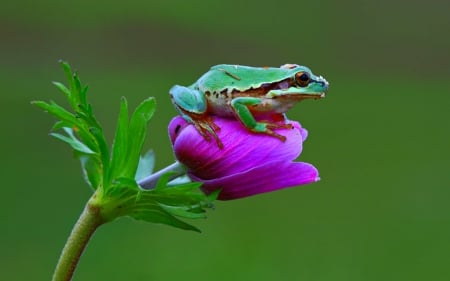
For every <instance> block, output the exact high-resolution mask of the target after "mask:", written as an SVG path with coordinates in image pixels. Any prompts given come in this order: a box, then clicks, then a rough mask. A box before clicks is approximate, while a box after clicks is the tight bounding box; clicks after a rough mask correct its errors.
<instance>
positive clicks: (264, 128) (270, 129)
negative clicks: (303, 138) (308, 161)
mask: <svg viewBox="0 0 450 281" xmlns="http://www.w3.org/2000/svg"><path fill="white" fill-rule="evenodd" d="M292 128H294V126H292V124H289V123H287V124H277V123H263V122H258V123H256V126H255V127H254V128H252V129H251V130H252V131H253V132H257V133H263V134H267V135H270V136H273V137H276V138H277V139H279V140H281V141H282V142H285V141H286V137H285V136H283V135H280V134H278V133H276V132H275V131H274V130H275V129H292Z"/></svg>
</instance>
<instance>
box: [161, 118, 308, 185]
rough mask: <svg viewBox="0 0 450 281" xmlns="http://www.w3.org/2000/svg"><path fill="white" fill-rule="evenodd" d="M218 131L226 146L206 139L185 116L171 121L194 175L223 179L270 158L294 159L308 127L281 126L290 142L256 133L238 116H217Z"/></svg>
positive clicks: (183, 160)
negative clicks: (287, 127)
mask: <svg viewBox="0 0 450 281" xmlns="http://www.w3.org/2000/svg"><path fill="white" fill-rule="evenodd" d="M214 121H215V123H216V124H217V125H218V126H219V127H220V128H221V130H220V131H219V132H217V135H218V137H219V138H220V140H221V141H222V142H223V145H224V147H223V148H222V149H220V148H219V147H218V146H217V144H216V142H214V140H211V141H209V142H208V141H206V140H205V139H204V138H203V137H202V136H200V134H199V133H198V132H197V131H196V129H195V128H194V126H188V125H187V124H188V123H187V122H185V121H184V120H183V119H182V118H181V117H177V118H174V119H173V120H172V122H171V123H170V124H169V134H170V137H171V140H172V143H173V144H174V151H175V154H176V157H177V159H178V160H179V161H180V162H181V163H183V164H184V165H186V166H187V167H189V170H190V172H191V174H194V175H196V176H197V177H200V178H203V179H214V178H220V177H224V176H227V175H231V174H235V173H240V172H244V171H246V170H249V169H251V168H253V167H255V166H259V165H261V164H263V163H267V162H268V161H278V160H279V161H284V162H291V161H292V160H294V159H295V158H297V157H298V156H299V155H300V153H301V151H302V142H303V138H305V137H306V135H307V133H306V130H305V129H303V128H302V127H301V126H300V124H299V123H298V122H295V121H290V122H291V123H292V124H293V126H294V128H293V129H277V130H276V131H277V133H279V134H281V135H284V136H286V141H285V142H282V141H280V140H279V139H277V138H275V137H273V136H269V135H266V134H261V133H252V132H250V131H249V130H248V129H247V128H245V127H244V126H243V125H242V124H241V123H240V122H238V121H237V120H235V119H225V118H215V119H214Z"/></svg>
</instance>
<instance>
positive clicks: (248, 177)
mask: <svg viewBox="0 0 450 281" xmlns="http://www.w3.org/2000/svg"><path fill="white" fill-rule="evenodd" d="M190 176H191V178H192V179H193V180H195V181H200V182H203V185H202V189H203V191H204V192H205V193H211V192H213V191H215V190H217V189H221V192H220V194H219V197H218V199H220V200H231V199H238V198H243V197H247V196H251V195H255V194H259V193H266V192H271V191H275V190H279V189H283V188H288V187H294V186H297V185H303V184H308V183H312V182H316V181H318V180H319V172H318V171H317V169H316V168H315V167H314V166H313V165H311V164H309V163H304V162H286V161H273V162H270V163H267V164H265V165H261V166H258V167H255V168H253V169H250V170H247V171H245V172H242V173H238V174H233V175H229V176H226V177H222V178H216V179H212V180H204V179H201V178H198V177H196V176H195V175H192V174H191V175H190Z"/></svg>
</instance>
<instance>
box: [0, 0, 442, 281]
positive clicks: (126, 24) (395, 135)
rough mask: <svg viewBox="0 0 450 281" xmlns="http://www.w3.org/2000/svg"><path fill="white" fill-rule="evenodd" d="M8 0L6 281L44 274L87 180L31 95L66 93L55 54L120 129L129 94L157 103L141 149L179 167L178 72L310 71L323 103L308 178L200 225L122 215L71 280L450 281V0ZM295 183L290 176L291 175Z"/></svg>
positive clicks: (1, 79)
mask: <svg viewBox="0 0 450 281" xmlns="http://www.w3.org/2000/svg"><path fill="white" fill-rule="evenodd" d="M158 2H159V3H157V2H156V1H133V0H132V1H126V2H121V1H86V0H79V1H56V0H47V1H41V2H34V1H7V2H6V3H2V5H1V6H2V7H1V9H0V85H1V95H0V104H1V110H0V117H1V118H0V122H1V123H0V125H1V131H2V133H1V155H2V156H3V161H2V162H1V169H0V170H1V173H2V175H3V176H2V178H3V184H2V189H1V198H2V204H1V207H0V208H1V213H0V214H1V215H0V220H1V221H2V228H1V231H0V243H1V244H0V250H1V251H0V259H1V262H0V279H1V280H49V279H50V277H51V274H52V272H53V269H54V266H55V264H56V261H57V258H58V255H59V253H60V251H61V249H62V246H63V245H64V243H65V240H66V238H67V236H68V234H69V232H70V230H71V228H72V225H73V224H74V222H75V221H76V219H77V217H78V215H79V214H80V212H81V210H82V208H83V205H84V203H85V202H86V200H87V199H88V198H89V196H90V194H91V191H90V190H89V188H88V187H87V186H86V184H85V183H84V182H83V180H82V178H81V176H80V175H81V174H80V171H79V163H78V162H77V161H75V160H74V159H73V158H72V157H71V152H70V150H69V148H68V147H66V146H65V145H64V144H62V143H61V142H58V141H57V140H55V139H52V138H50V137H49V136H48V132H49V129H50V127H51V126H52V125H53V123H54V119H53V118H51V117H50V116H48V115H46V114H44V113H42V112H41V111H40V110H38V109H37V108H33V107H32V106H31V105H30V101H31V100H36V99H41V100H49V99H55V100H56V101H58V102H63V96H62V95H61V94H60V93H59V92H58V91H57V90H56V89H55V88H54V87H53V86H52V85H51V83H50V81H53V80H56V81H61V82H65V77H64V75H63V72H62V70H61V68H60V67H59V65H58V64H57V60H58V59H65V60H67V61H69V62H70V63H71V64H72V66H73V67H74V68H75V69H77V70H78V71H79V73H80V76H81V79H82V81H83V82H85V83H88V84H89V86H90V90H89V93H88V94H89V98H90V100H91V103H92V104H93V106H94V109H95V110H96V114H97V117H98V118H99V119H100V120H101V121H102V124H103V126H104V127H105V130H106V133H107V135H108V136H109V137H110V138H111V136H112V134H113V128H114V123H115V120H116V117H117V112H118V106H119V100H120V97H121V96H126V97H127V98H128V100H129V102H130V104H131V105H132V106H135V105H137V104H138V102H140V101H141V100H143V99H144V98H146V97H147V96H155V97H156V99H157V103H158V107H157V113H156V116H155V117H154V119H153V120H152V121H151V124H150V135H149V141H148V143H147V144H146V147H147V148H153V149H154V150H155V152H156V157H157V168H158V169H160V168H162V167H165V166H166V165H168V164H170V163H172V162H173V161H174V158H173V155H172V152H171V148H170V144H169V140H168V137H167V132H166V127H167V124H168V122H169V120H170V119H171V118H172V117H173V116H174V115H175V114H176V112H175V110H174V109H173V107H172V105H171V103H170V100H169V98H168V94H167V93H168V89H169V88H170V87H171V86H172V85H173V84H175V83H177V84H181V85H187V84H190V83H192V82H194V81H195V80H196V79H197V78H198V77H199V76H200V75H201V74H203V73H204V72H206V71H207V70H208V69H209V67H210V66H211V65H214V64H218V63H230V64H244V65H256V66H261V65H271V66H279V65H281V64H284V63H298V64H302V65H307V66H309V67H310V68H312V69H313V71H314V72H315V73H316V74H320V75H323V76H325V77H326V78H327V79H328V80H329V81H330V83H331V86H330V91H329V94H328V96H327V98H326V99H324V100H320V101H306V102H304V103H302V104H299V105H297V106H296V107H294V108H293V109H292V110H291V111H290V112H289V114H288V115H289V117H290V118H291V119H295V120H300V121H301V122H302V124H303V125H304V126H305V127H306V128H308V129H309V132H310V136H309V139H308V141H307V142H306V143H305V149H304V153H303V154H302V156H301V157H300V159H301V160H302V161H307V162H311V163H313V164H315V165H316V167H318V168H319V170H320V175H321V178H322V181H321V182H319V183H317V184H314V185H309V186H303V187H299V188H293V189H287V190H283V191H279V192H275V193H271V194H264V195H259V196H255V197H252V198H247V199H241V200H236V201H229V202H218V203H217V208H216V210H214V211H211V212H209V218H208V219H207V220H202V221H191V222H192V223H194V224H195V225H196V226H198V227H199V228H201V229H202V230H203V233H202V234H197V233H193V232H184V231H181V230H177V229H172V228H170V227H167V226H161V225H151V224H146V223H143V222H136V221H133V220H131V219H120V220H118V221H115V222H114V223H111V224H108V225H106V226H103V227H101V228H100V229H99V230H98V232H96V234H95V235H94V237H93V240H92V241H91V243H90V244H89V245H88V247H87V250H86V252H85V254H84V256H83V257H82V259H81V262H80V264H79V267H78V269H77V271H76V273H75V278H74V280H308V281H315V280H318V281H319V280H320V281H321V280H346V281H352V280H434V281H438V280H450V267H449V262H450V241H449V240H450V204H449V201H450V172H449V168H450V124H449V121H450V118H449V117H450V113H449V112H450V87H449V75H450V55H449V54H450V52H449V50H450V39H449V38H450V36H449V30H450V17H449V16H448V11H449V4H448V2H446V1H433V0H431V1H426V2H423V1H407V2H406V1H388V0H380V1H356V0H344V1H325V0H324V1H283V2H282V1H261V0H260V1H235V0H228V1H216V2H212V1H211V2H207V1H198V0H197V1H195V0H194V1H192V0H191V1H165V2H164V1H158ZM287 176H288V175H287Z"/></svg>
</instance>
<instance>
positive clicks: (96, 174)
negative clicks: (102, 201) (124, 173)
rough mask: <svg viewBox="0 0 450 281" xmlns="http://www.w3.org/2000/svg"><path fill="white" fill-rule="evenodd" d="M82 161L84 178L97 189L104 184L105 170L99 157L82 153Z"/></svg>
mask: <svg viewBox="0 0 450 281" xmlns="http://www.w3.org/2000/svg"><path fill="white" fill-rule="evenodd" d="M78 158H79V159H80V162H81V168H82V171H83V176H84V180H85V181H86V182H87V183H88V184H89V185H90V186H91V187H92V188H93V189H94V190H95V189H97V188H98V187H99V186H103V171H102V166H101V163H100V160H99V159H98V158H97V157H92V156H87V155H85V154H84V155H83V154H80V155H79V156H78Z"/></svg>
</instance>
